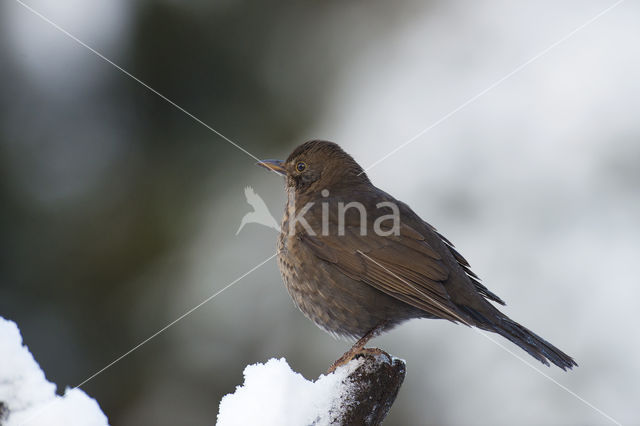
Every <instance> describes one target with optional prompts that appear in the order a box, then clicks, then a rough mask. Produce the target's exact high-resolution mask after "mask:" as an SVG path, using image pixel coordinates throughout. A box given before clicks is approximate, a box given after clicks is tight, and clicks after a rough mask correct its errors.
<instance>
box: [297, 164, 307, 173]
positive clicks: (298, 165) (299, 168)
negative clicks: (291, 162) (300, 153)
mask: <svg viewBox="0 0 640 426" xmlns="http://www.w3.org/2000/svg"><path fill="white" fill-rule="evenodd" d="M306 168H307V164H306V163H305V162H304V161H300V162H299V163H298V164H296V170H298V171H299V172H304V169H306Z"/></svg>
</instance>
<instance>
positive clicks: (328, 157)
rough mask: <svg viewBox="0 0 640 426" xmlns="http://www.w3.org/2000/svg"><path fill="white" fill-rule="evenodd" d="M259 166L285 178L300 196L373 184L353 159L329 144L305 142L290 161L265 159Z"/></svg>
mask: <svg viewBox="0 0 640 426" xmlns="http://www.w3.org/2000/svg"><path fill="white" fill-rule="evenodd" d="M258 165H259V166H262V167H265V168H267V169H270V170H272V171H274V172H276V173H278V174H280V175H282V176H285V177H286V179H287V187H288V188H290V189H293V190H294V191H295V192H296V193H298V194H305V193H313V192H318V193H319V192H320V191H322V190H323V189H328V190H331V189H338V188H340V187H351V186H353V185H357V184H369V183H370V181H369V178H368V177H367V175H366V174H365V173H364V170H363V169H362V167H360V165H359V164H358V163H356V161H355V160H354V159H353V157H351V156H350V155H349V154H347V153H346V152H344V151H343V150H342V148H340V146H338V144H335V143H333V142H327V141H320V140H313V141H309V142H305V143H303V144H302V145H300V146H298V147H297V148H296V149H294V150H293V152H292V153H291V154H290V155H289V157H288V158H287V159H286V161H280V160H264V161H260V162H259V163H258Z"/></svg>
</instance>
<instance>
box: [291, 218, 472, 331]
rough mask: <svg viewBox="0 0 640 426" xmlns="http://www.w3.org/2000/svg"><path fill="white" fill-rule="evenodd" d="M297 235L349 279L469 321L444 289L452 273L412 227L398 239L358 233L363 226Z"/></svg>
mask: <svg viewBox="0 0 640 426" xmlns="http://www.w3.org/2000/svg"><path fill="white" fill-rule="evenodd" d="M299 237H300V241H301V243H302V244H304V245H306V246H307V247H308V248H309V249H310V250H311V251H312V252H313V253H314V254H315V255H316V256H317V257H319V258H320V259H323V260H325V261H327V262H329V263H330V264H332V265H333V266H334V267H335V268H336V269H337V270H339V271H340V272H342V273H343V274H345V275H347V276H349V277H350V278H352V279H354V280H358V281H361V282H363V283H366V284H368V285H371V286H373V287H375V288H376V289H378V290H380V291H382V292H384V293H386V294H388V295H390V296H392V297H394V298H396V299H398V300H401V301H403V302H405V303H408V304H409V305H412V306H414V307H416V308H419V309H422V310H423V311H425V312H427V313H429V314H431V315H434V316H437V317H440V318H444V319H448V320H451V321H454V322H456V321H461V322H463V323H465V322H466V321H465V320H464V319H463V318H462V317H461V316H460V315H459V314H458V310H457V308H456V306H455V304H453V303H452V301H451V300H450V298H449V295H448V294H447V291H446V289H445V287H444V285H443V283H444V282H445V281H446V280H447V278H448V276H449V270H448V269H447V267H446V266H445V264H444V263H443V262H442V258H441V256H440V255H439V254H438V253H437V252H436V251H435V250H434V249H433V248H432V247H431V246H430V245H429V244H428V243H427V242H426V241H425V238H424V236H423V235H422V234H420V233H419V232H418V231H416V230H415V229H413V228H411V227H409V226H408V225H405V224H402V225H401V227H400V235H389V236H382V235H378V234H376V233H374V232H368V233H367V235H360V229H359V227H353V226H345V235H343V236H337V237H336V236H335V235H333V236H330V237H327V236H322V235H314V236H311V235H309V234H307V233H304V234H300V235H299Z"/></svg>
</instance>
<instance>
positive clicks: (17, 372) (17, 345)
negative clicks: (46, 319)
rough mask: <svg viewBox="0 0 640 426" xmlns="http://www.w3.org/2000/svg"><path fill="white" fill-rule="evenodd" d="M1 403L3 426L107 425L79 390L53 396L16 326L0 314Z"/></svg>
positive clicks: (52, 385)
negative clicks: (3, 408)
mask: <svg viewBox="0 0 640 426" xmlns="http://www.w3.org/2000/svg"><path fill="white" fill-rule="evenodd" d="M0 358H1V359H2V361H1V362H0V403H2V404H3V405H4V407H5V410H6V412H5V413H4V416H5V417H4V418H0V424H2V425H3V426H22V425H25V426H27V425H28V426H44V425H46V426H76V425H78V426H80V425H82V426H108V421H107V417H106V416H105V415H104V414H103V413H102V411H101V410H100V406H99V405H98V403H97V402H96V401H95V400H94V399H93V398H91V397H89V396H88V395H87V394H85V393H84V392H83V391H82V390H80V389H67V390H66V391H65V394H64V396H59V395H56V385H55V384H53V383H50V382H48V381H47V379H46V377H45V375H44V372H43V371H42V370H41V369H40V366H39V365H38V363H37V362H36V361H35V359H34V358H33V355H31V353H30V352H29V350H28V349H27V347H26V346H23V344H22V336H21V335H20V330H19V329H18V326H17V325H16V324H15V323H14V322H13V321H9V320H6V319H4V318H2V317H0Z"/></svg>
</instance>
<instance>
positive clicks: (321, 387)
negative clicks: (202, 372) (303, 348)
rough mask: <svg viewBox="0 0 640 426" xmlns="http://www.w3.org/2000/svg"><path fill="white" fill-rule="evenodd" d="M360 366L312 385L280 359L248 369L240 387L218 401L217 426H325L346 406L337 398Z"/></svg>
mask: <svg viewBox="0 0 640 426" xmlns="http://www.w3.org/2000/svg"><path fill="white" fill-rule="evenodd" d="M361 364H362V360H360V359H358V360H352V361H350V362H349V363H348V364H346V365H344V366H341V367H338V368H337V369H336V371H335V372H334V373H332V374H327V375H322V376H320V377H319V378H318V379H317V380H316V381H310V380H307V379H305V378H304V377H303V376H302V375H301V374H299V373H296V372H295V371H293V370H292V369H291V367H290V366H289V364H287V361H286V360H285V359H284V358H280V359H275V358H272V359H270V360H269V361H267V363H266V364H261V363H257V364H253V365H249V366H247V367H246V368H245V369H244V384H243V385H242V386H238V387H237V388H236V391H235V393H233V394H228V395H226V396H225V397H224V398H222V401H220V408H219V412H218V423H217V424H218V426H236V425H238V426H244V425H251V424H260V425H263V426H270V425H278V426H287V425H296V426H297V425H311V424H313V425H317V426H321V425H329V424H331V423H332V421H333V420H335V419H336V418H337V417H338V416H339V414H340V413H341V411H340V410H341V407H342V406H343V405H344V403H345V402H347V401H344V400H343V399H341V398H342V395H348V394H349V389H348V387H349V386H352V385H351V384H350V383H348V381H346V380H345V379H346V378H347V376H349V375H350V374H351V373H352V372H353V371H355V370H356V368H358V367H359V366H360V365H361Z"/></svg>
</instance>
